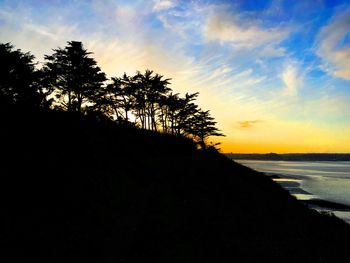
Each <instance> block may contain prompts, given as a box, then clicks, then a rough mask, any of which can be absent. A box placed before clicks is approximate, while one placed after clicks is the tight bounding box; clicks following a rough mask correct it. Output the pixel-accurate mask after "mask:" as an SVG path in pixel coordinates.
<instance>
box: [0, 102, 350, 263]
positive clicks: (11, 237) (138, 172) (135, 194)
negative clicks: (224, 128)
mask: <svg viewBox="0 0 350 263" xmlns="http://www.w3.org/2000/svg"><path fill="white" fill-rule="evenodd" d="M9 112H11V113H9ZM0 132H1V134H0V135H1V152H2V156H3V157H2V159H1V186H0V187H1V189H0V190H1V195H2V196H1V214H2V216H1V218H2V219H3V224H2V225H3V227H4V233H3V234H1V247H2V249H3V250H4V251H5V252H3V253H2V254H1V257H2V258H3V259H2V260H1V261H2V262H138V263H139V262H153V263H155V262H159V263H160V262H162V263H163V262H174V263H175V262H176V263H186V262H191V263H194V262H211V263H220V262H313V263H314V262H347V261H348V260H350V249H349V243H348V241H349V237H350V226H348V225H347V224H345V223H344V222H343V221H341V220H339V219H337V218H335V217H333V216H328V215H320V214H318V213H317V212H316V211H313V210H309V209H307V208H306V206H305V205H303V204H301V203H299V202H298V201H296V200H295V199H294V198H292V197H291V196H290V195H289V194H288V193H287V192H286V191H285V190H283V189H282V188H281V187H280V186H279V185H277V184H276V183H274V182H272V180H271V179H269V178H267V177H265V176H263V175H262V174H260V173H258V172H255V171H253V170H251V169H248V168H246V167H243V166H241V165H238V164H236V163H234V162H232V161H231V160H229V159H228V158H227V157H225V156H223V155H221V154H219V153H217V152H215V151H213V150H207V151H199V150H196V147H195V146H194V144H193V143H192V142H191V141H189V140H185V139H180V138H175V137H172V136H169V135H160V134H157V133H153V132H146V131H142V130H138V129H135V128H132V127H121V126H116V125H114V124H113V123H111V122H109V121H100V122H97V121H96V120H94V119H89V118H87V117H84V118H83V117H81V116H78V115H70V114H68V113H62V112H61V113H60V112H31V111H30V110H26V109H20V108H18V109H16V111H14V110H13V109H12V110H10V111H8V110H7V111H6V110H2V112H1V126H0ZM344 260H345V261H344Z"/></svg>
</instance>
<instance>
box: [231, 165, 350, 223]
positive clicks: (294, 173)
mask: <svg viewBox="0 0 350 263" xmlns="http://www.w3.org/2000/svg"><path fill="white" fill-rule="evenodd" d="M237 162H238V163H241V164H243V165H246V166H248V167H250V168H253V169H254V170H257V171H260V172H264V173H266V174H271V175H278V176H279V177H280V178H279V179H275V181H276V182H278V183H280V184H281V185H282V186H283V187H285V188H286V189H287V190H289V191H290V193H291V194H292V195H294V196H296V198H298V199H300V200H305V199H313V198H316V199H323V200H327V201H332V202H337V203H341V204H345V205H348V206H350V162H348V161H347V162H300V161H298V162H288V161H255V160H254V161H253V160H237ZM318 210H326V211H329V212H332V213H334V214H335V215H336V216H338V217H340V218H342V219H343V220H345V221H347V222H348V223H350V211H339V210H334V209H333V210H327V209H318Z"/></svg>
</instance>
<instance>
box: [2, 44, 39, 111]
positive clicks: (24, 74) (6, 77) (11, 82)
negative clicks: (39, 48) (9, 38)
mask: <svg viewBox="0 0 350 263" xmlns="http://www.w3.org/2000/svg"><path fill="white" fill-rule="evenodd" d="M33 60H34V56H33V55H31V54H30V53H23V52H22V51H21V50H20V49H17V50H14V48H13V46H12V45H11V44H10V43H6V44H0V74H1V78H0V97H1V100H2V101H7V102H12V103H21V104H27V105H35V106H39V105H40V102H41V100H42V96H41V95H40V92H39V85H38V77H39V76H38V72H37V71H36V70H35V63H34V62H33Z"/></svg>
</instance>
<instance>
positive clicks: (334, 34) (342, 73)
mask: <svg viewBox="0 0 350 263" xmlns="http://www.w3.org/2000/svg"><path fill="white" fill-rule="evenodd" d="M349 34H350V9H349V8H348V9H346V10H344V11H342V12H339V13H337V14H336V15H335V16H334V17H333V18H332V19H331V21H330V22H329V24H328V25H326V26H324V27H323V28H322V29H321V31H320V33H319V35H318V37H317V48H316V54H317V55H318V56H319V57H321V59H322V60H323V62H324V64H323V69H324V70H325V71H327V72H328V73H329V74H330V75H332V76H335V77H339V78H343V79H346V80H350V66H349V65H350V44H349V41H346V38H349Z"/></svg>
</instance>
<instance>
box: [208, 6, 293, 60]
mask: <svg viewBox="0 0 350 263" xmlns="http://www.w3.org/2000/svg"><path fill="white" fill-rule="evenodd" d="M203 34H204V36H205V38H206V39H207V40H208V41H218V42H220V43H229V44H230V45H231V46H232V47H234V48H237V49H255V48H258V47H263V46H269V47H266V51H267V52H266V55H268V52H270V53H271V50H273V49H274V48H275V47H276V46H277V45H278V44H279V43H280V42H281V41H282V40H283V39H285V38H286V37H287V36H288V34H289V32H288V30H286V29H285V28H280V27H270V28H264V27H263V26H261V25H259V23H258V22H257V21H246V20H245V21H243V20H242V19H240V18H239V17H238V16H235V15H232V14H229V13H228V12H227V11H224V10H221V9H218V8H216V9H215V8H214V10H213V11H212V12H211V13H210V14H209V15H208V18H207V20H206V24H205V26H204V30H203ZM276 51H277V52H278V53H281V51H282V50H280V49H278V48H276Z"/></svg>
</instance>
